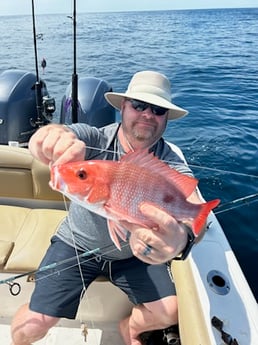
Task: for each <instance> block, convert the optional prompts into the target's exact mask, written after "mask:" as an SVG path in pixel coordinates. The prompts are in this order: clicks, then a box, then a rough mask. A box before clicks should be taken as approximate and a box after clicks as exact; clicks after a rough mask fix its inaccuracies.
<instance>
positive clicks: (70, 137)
mask: <svg viewBox="0 0 258 345" xmlns="http://www.w3.org/2000/svg"><path fill="white" fill-rule="evenodd" d="M29 149H30V151H31V153H32V155H33V156H34V157H35V158H37V159H39V160H40V161H41V162H42V163H45V164H49V163H51V164H63V163H67V162H71V161H78V160H84V158H85V152H86V146H85V143H84V142H83V141H81V140H79V139H78V138H77V137H76V135H75V134H74V133H73V132H72V131H70V130H69V129H68V128H66V127H65V126H61V125H48V126H44V127H41V128H40V129H39V130H38V131H37V132H36V133H35V134H34V135H33V136H32V137H31V139H30V142H29Z"/></svg>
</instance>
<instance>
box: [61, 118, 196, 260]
mask: <svg viewBox="0 0 258 345" xmlns="http://www.w3.org/2000/svg"><path fill="white" fill-rule="evenodd" d="M119 126H120V124H119V123H114V124H111V125H108V126H105V127H103V128H100V129H99V128H95V127H91V126H89V125H87V124H82V123H80V124H72V125H69V126H68V127H69V128H70V129H71V130H73V131H74V132H75V134H76V135H77V136H78V138H79V139H80V140H83V141H84V142H85V144H86V147H87V149H86V157H85V159H103V160H119V159H120V157H121V156H122V155H123V154H124V153H125V152H124V151H123V148H122V146H121V144H120V142H119V139H118V136H117V132H118V129H119ZM151 151H153V152H154V153H155V156H157V157H159V158H160V159H161V160H163V161H165V162H166V163H168V164H169V165H170V166H171V167H174V168H175V169H177V170H178V171H180V172H181V173H184V174H188V175H192V172H191V170H190V169H189V167H188V166H187V165H186V164H185V162H184V160H183V158H182V157H180V155H181V153H180V150H179V149H178V147H176V146H175V145H173V144H169V143H167V142H166V141H165V140H164V139H162V138H161V139H160V140H159V141H158V142H157V143H156V144H155V145H154V146H153V147H152V149H151ZM178 152H179V154H178ZM57 236H59V237H60V238H61V239H62V240H63V241H64V242H66V243H67V244H69V245H71V246H74V241H75V245H76V247H77V248H78V249H81V250H84V251H86V250H93V249H96V248H99V249H100V251H99V254H100V255H101V256H102V257H103V258H104V259H107V260H119V259H127V258H129V257H132V255H133V254H132V251H131V249H130V246H129V245H128V243H127V242H123V241H121V247H122V250H121V251H119V250H118V249H117V248H116V247H115V245H114V244H113V242H112V240H111V238H110V236H109V232H108V228H107V221H106V219H105V218H103V217H101V216H99V215H97V214H95V213H93V212H90V211H88V210H87V209H86V208H84V207H82V206H80V205H78V204H75V203H74V202H71V204H70V208H69V215H68V216H67V217H66V218H65V220H64V221H63V222H62V224H61V225H60V227H59V229H58V232H57Z"/></svg>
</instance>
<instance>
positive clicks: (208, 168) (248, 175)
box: [86, 145, 258, 179]
mask: <svg viewBox="0 0 258 345" xmlns="http://www.w3.org/2000/svg"><path fill="white" fill-rule="evenodd" d="M87 148H89V149H91V150H96V151H99V153H98V154H96V156H93V157H92V158H91V159H94V158H95V157H97V156H98V155H99V154H100V153H104V152H108V153H112V154H116V153H117V152H116V151H114V150H109V149H101V148H98V147H94V146H88V145H86V149H87ZM161 161H162V162H164V163H167V164H169V163H170V164H171V163H174V164H178V161H166V160H165V159H164V160H161ZM187 165H188V166H189V167H190V168H196V169H203V170H208V171H214V172H219V173H223V174H233V175H239V176H244V177H251V178H255V179H258V176H257V175H252V174H246V173H241V172H236V171H231V170H224V169H218V168H210V167H205V166H201V165H195V164H189V163H188V162H187Z"/></svg>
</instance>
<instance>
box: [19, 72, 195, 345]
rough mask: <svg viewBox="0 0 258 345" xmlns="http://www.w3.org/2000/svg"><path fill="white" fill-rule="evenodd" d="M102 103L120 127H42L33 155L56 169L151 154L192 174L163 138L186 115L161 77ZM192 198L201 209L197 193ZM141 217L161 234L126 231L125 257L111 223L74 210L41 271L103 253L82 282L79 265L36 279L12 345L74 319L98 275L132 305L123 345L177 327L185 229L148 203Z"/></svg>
mask: <svg viewBox="0 0 258 345" xmlns="http://www.w3.org/2000/svg"><path fill="white" fill-rule="evenodd" d="M105 97H106V99H107V101H108V102H109V103H110V104H111V105H113V106H114V107H115V108H117V109H119V110H120V111H121V116H122V121H121V124H118V123H117V124H112V125H109V126H106V127H104V128H102V129H97V128H92V127H90V126H88V125H86V124H73V125H70V126H62V125H56V124H51V125H48V126H45V127H42V128H40V129H39V130H38V131H37V132H36V133H35V134H34V135H33V136H32V138H31V140H30V143H29V148H30V151H31V153H32V155H33V156H34V157H36V158H37V159H39V160H40V161H41V162H43V163H45V164H52V165H53V164H62V163H66V162H72V161H78V160H84V159H110V160H119V159H120V157H121V155H123V154H126V153H127V152H129V151H137V150H142V149H149V151H153V152H154V153H155V155H156V156H158V157H159V158H160V159H162V160H164V161H166V162H168V163H169V164H170V165H171V166H174V167H175V168H176V169H178V170H179V171H180V172H182V173H186V174H191V171H190V170H189V168H188V167H187V166H186V164H185V163H184V162H183V161H182V159H181V158H180V157H179V156H178V154H177V152H176V151H178V148H176V149H175V146H173V145H169V144H168V143H166V142H165V141H164V140H163V139H162V134H163V132H164V131H165V128H166V125H167V121H168V120H174V119H177V118H180V117H182V116H184V115H186V114H187V111H185V110H184V109H181V108H179V107H177V106H175V105H174V104H173V103H171V89H170V83H169V80H168V79H167V78H166V77H165V76H164V75H162V74H160V73H157V72H153V71H143V72H138V73H136V74H135V75H134V76H133V78H132V80H131V82H130V84H129V86H128V90H127V91H126V92H125V93H113V92H108V93H106V94H105ZM190 199H191V201H192V202H197V203H198V202H200V200H199V198H198V196H197V194H195V193H193V195H192V196H191V198H190ZM141 212H142V213H143V214H144V215H145V216H146V217H149V218H150V219H151V220H152V221H154V222H155V223H156V224H157V228H158V229H159V231H155V230H154V229H146V228H141V227H140V226H138V225H136V224H125V227H126V228H127V230H129V232H130V236H129V239H128V243H129V245H128V243H127V245H124V242H122V244H123V245H122V250H121V252H120V251H119V250H117V249H116V248H115V247H114V245H113V243H112V240H111V239H110V237H109V235H108V230H107V223H106V220H105V219H104V218H102V217H100V216H98V215H96V214H93V213H91V212H90V211H88V210H86V209H85V208H83V207H81V206H79V205H77V204H74V203H73V202H72V203H71V206H70V209H69V216H68V217H67V218H66V219H65V220H64V222H63V223H62V224H61V226H60V228H59V230H58V232H57V234H56V236H54V237H53V239H52V244H51V246H50V248H49V250H48V252H47V253H46V256H45V258H44V259H43V262H42V265H46V264H49V263H51V262H55V261H59V260H63V259H64V258H67V257H71V256H73V255H74V247H76V249H77V251H78V252H81V251H85V250H91V249H94V248H97V247H99V248H100V249H101V253H100V255H99V254H98V257H97V259H96V258H95V257H94V256H93V257H92V260H88V261H87V263H84V264H83V263H81V264H80V268H81V271H82V277H80V275H79V274H78V269H79V268H78V266H76V267H73V268H70V269H69V270H64V271H62V274H61V275H56V276H51V279H48V278H46V277H45V278H44V279H38V278H40V277H42V274H43V273H41V274H40V273H38V275H37V280H36V286H35V290H34V293H33V295H32V298H31V302H30V304H29V305H24V306H22V307H21V308H20V309H19V310H18V312H17V314H16V315H15V317H14V319H13V323H12V338H13V345H29V344H31V343H32V342H34V341H36V340H39V339H41V338H42V337H44V336H45V334H46V333H47V332H48V330H49V328H51V327H52V326H54V325H55V324H56V323H57V322H58V320H59V318H61V317H66V318H75V316H76V312H77V308H78V304H79V302H80V295H81V291H82V289H83V287H84V286H85V287H86V288H87V287H88V285H89V284H90V283H91V282H92V281H93V280H94V279H95V277H96V276H98V275H99V274H102V275H103V274H104V275H106V276H107V277H111V278H112V282H113V283H114V284H116V285H117V286H118V287H120V288H121V289H123V291H124V292H126V293H127V295H128V297H129V299H130V300H131V301H132V302H133V303H134V308H133V309H132V313H131V315H130V316H129V317H128V318H126V319H125V320H122V321H121V322H120V331H121V334H122V337H123V340H124V343H125V344H126V345H140V344H141V340H140V334H141V333H143V332H145V331H149V330H154V329H162V328H166V327H168V326H170V325H174V324H177V322H178V316H177V298H176V294H175V287H174V285H173V283H172V281H171V276H170V273H169V270H168V266H167V262H168V261H170V260H171V259H173V258H174V257H176V256H178V255H180V253H182V251H184V248H185V247H186V245H187V238H188V234H187V231H186V227H184V226H183V225H182V224H179V223H178V222H177V221H176V220H175V219H174V218H173V217H172V216H170V215H168V214H167V213H165V212H164V211H162V210H160V209H158V208H157V207H154V206H153V205H149V204H144V205H143V206H142V207H141ZM132 230H133V231H132ZM121 272H122V273H123V274H121ZM81 280H83V282H82V281H81Z"/></svg>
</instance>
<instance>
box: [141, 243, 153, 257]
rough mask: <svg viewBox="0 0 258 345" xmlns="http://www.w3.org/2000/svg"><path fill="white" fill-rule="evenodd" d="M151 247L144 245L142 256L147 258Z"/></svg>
mask: <svg viewBox="0 0 258 345" xmlns="http://www.w3.org/2000/svg"><path fill="white" fill-rule="evenodd" d="M151 250H152V246H150V245H148V244H146V246H145V248H144V251H143V252H142V255H143V256H148V255H149V254H150V253H151Z"/></svg>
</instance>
